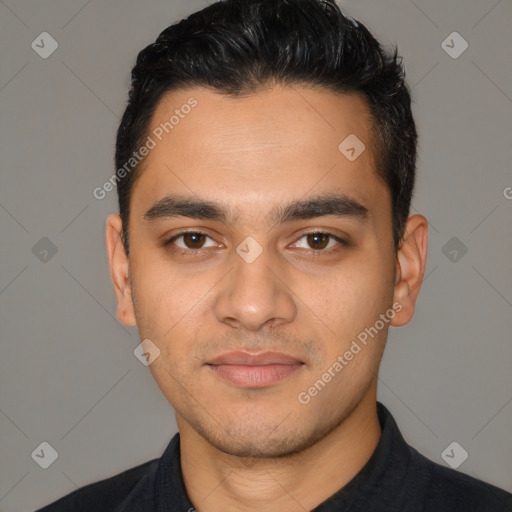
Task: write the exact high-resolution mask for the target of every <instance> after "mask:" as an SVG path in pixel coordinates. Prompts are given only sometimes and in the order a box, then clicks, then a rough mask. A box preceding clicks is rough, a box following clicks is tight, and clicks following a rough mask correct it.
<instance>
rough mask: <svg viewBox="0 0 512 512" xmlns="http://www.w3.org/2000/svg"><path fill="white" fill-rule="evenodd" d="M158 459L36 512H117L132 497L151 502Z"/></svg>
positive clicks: (95, 483)
mask: <svg viewBox="0 0 512 512" xmlns="http://www.w3.org/2000/svg"><path fill="white" fill-rule="evenodd" d="M158 462H159V459H153V460H150V461H148V462H145V463H144V464H141V465H139V466H135V467H133V468H130V469H127V470H126V471H123V472H122V473H119V474H117V475H115V476H112V477H109V478H106V479H104V480H100V481H98V482H94V483H92V484H89V485H86V486H84V487H81V488H80V489H77V490H76V491H73V492H71V493H70V494H67V495H66V496H64V497H62V498H60V499H59V500H57V501H54V502H53V503H51V504H49V505H47V506H45V507H43V508H41V509H38V510H37V511H36V512H64V511H65V512H82V511H83V512H90V511H91V510H94V511H95V512H103V511H105V512H106V511H109V512H113V511H115V510H121V508H120V507H122V506H124V505H125V504H128V502H129V501H130V500H135V501H137V502H142V501H146V502H147V501H148V500H151V499H152V498H153V494H154V485H153V484H154V478H155V475H156V471H157V468H158ZM141 510H142V509H141Z"/></svg>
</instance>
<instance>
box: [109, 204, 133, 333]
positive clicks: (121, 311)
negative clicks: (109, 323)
mask: <svg viewBox="0 0 512 512" xmlns="http://www.w3.org/2000/svg"><path fill="white" fill-rule="evenodd" d="M122 232H123V225H122V221H121V217H120V216H119V215H117V214H115V213H113V214H111V215H109V216H108V218H107V225H106V232H105V242H106V245H107V255H108V263H109V266H110V277H111V279H112V284H113V285H114V292H115V294H116V298H117V319H118V320H119V321H120V322H121V323H123V324H124V325H127V326H130V327H133V326H135V325H137V322H136V320H135V309H134V307H133V300H132V289H131V285H130V279H129V276H130V274H129V272H130V269H129V261H128V256H127V255H126V252H125V250H124V245H123V241H122Z"/></svg>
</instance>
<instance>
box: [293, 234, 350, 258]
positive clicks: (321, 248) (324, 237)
mask: <svg viewBox="0 0 512 512" xmlns="http://www.w3.org/2000/svg"><path fill="white" fill-rule="evenodd" d="M348 245H349V244H348V243H347V242H346V241H345V240H343V239H342V238H340V237H339V236H336V235H333V234H332V233H324V232H321V231H314V232H312V233H305V234H304V235H302V236H301V237H300V238H299V240H298V241H297V242H295V244H294V246H295V247H298V248H300V249H307V250H310V251H311V249H313V251H314V252H315V251H316V252H325V253H327V252H329V251H330V250H331V249H332V250H336V249H340V248H341V247H347V246H348ZM336 246H338V247H336ZM340 246H341V247H340Z"/></svg>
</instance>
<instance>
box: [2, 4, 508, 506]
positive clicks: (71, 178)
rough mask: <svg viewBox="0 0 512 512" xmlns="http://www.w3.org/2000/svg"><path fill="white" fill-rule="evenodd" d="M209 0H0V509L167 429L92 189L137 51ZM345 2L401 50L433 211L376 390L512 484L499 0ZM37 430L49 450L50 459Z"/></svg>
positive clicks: (121, 465) (407, 418)
mask: <svg viewBox="0 0 512 512" xmlns="http://www.w3.org/2000/svg"><path fill="white" fill-rule="evenodd" d="M205 5H206V2H205V1H204V0H152V1H146V2H140V1H136V0H109V1H106V0H102V1H100V0H89V1H87V0H81V1H78V0H73V1H69V0H66V1H64V0H48V1H35V0H31V1H29V0H5V1H0V37H1V43H2V44H1V52H2V55H1V61H0V111H1V120H2V124H1V138H0V140H1V149H2V156H1V166H2V175H1V194H0V228H1V240H2V243H1V249H0V251H1V252H0V258H1V275H0V307H1V336H2V345H1V358H0V364H1V370H0V371H1V373H0V388H1V402H0V434H1V452H0V455H1V460H2V464H1V472H0V510H2V511H4V512H19V511H29V510H33V509H35V508H37V507H40V506H42V505H44V504H46V503H48V502H50V501H52V500H54V499H56V498H58V497H60V496H62V495H64V494H66V493H68V492H70V491H72V490H74V489H75V488H77V487H80V486H83V485H85V484H88V483H90V482H93V481H97V480H100V479H103V478H106V477H109V476H112V475H114V474H117V473H119V472H121V471H122V470H124V469H127V468H129V467H132V466H135V465H137V464H141V463H143V462H145V461H147V460H150V459H153V458H156V457H159V456H160V455H161V453H162V452H163V450H164V448H165V446H166V445H167V443H168V441H169V439H170V437H171V436H172V435H173V434H174V433H175V432H176V424H175V421H174V414H173V411H172V409H171V407H170V406H169V405H168V403H167V401H166V400H165V398H164V397H163V396H162V395H161V393H160V390H159V389H158V387H157V385H156V383H155V382H154V381H153V379H152V377H151V374H150V372H149V369H148V368H147V367H145V366H144V365H142V364H141V363H140V362H139V360H138V359H136V357H135V356H134V354H133V350H134V349H135V347H136V346H137V345H138V344H139V339H138V335H137V331H136V330H135V329H132V328H126V327H124V326H122V325H121V324H119V323H118V322H117V320H116V319H115V310H116V303H115V298H114V293H113V290H112V286H111V282H110V277H109V273H108V265H107V258H106V251H105V245H104V227H105V219H106V216H107V215H108V214H109V213H111V212H113V211H116V208H117V204H116V195H115V191H113V192H111V193H109V194H108V195H107V197H106V198H105V199H103V200H97V199H95V198H94V197H93V194H92V191H93V190H94V188H95V187H98V186H101V185H102V184H103V183H104V182H105V180H106V179H108V178H109V177H110V176H111V175H112V173H113V172H114V164H113V155H114V142H115V134H116V130H117V127H118V124H119V120H120V117H121V115H122V113H123V110H124V107H125V104H126V100H127V92H128V85H129V73H130V71H131V68H132V66H133V64H134V62H135V58H136V56H137V53H138V52H139V51H140V50H141V49H142V48H143V47H145V46H146V45H147V44H149V43H151V42H153V41H154V40H155V38H156V37H157V35H158V34H159V33H160V31H161V30H163V29H164V28H165V27H167V26H168V25H170V24H171V23H173V22H174V21H177V20H178V19H180V18H182V17H183V16H185V15H187V14H189V13H190V12H192V11H195V10H197V9H199V8H202V7H204V6H205ZM340 5H341V6H342V7H343V8H344V10H345V12H346V13H347V14H349V15H351V16H353V17H355V18H356V19H359V20H361V21H362V22H363V23H364V24H365V25H366V26H367V27H368V28H369V29H370V30H371V31H372V32H373V33H374V34H375V35H376V36H377V37H378V38H379V39H380V40H381V42H383V43H384V44H386V45H389V44H392V45H394V44H397V45H398V48H399V53H400V54H401V55H402V56H403V57H404V62H405V67H406V72H407V78H408V82H409V84H410V86H411V89H412V96H413V103H414V105H413V109H414V114H415V118H416V121H417V126H418V131H419V135H420V148H419V161H418V182H417V189H416V194H415V198H414V200H413V210H412V212H411V213H415V212H421V213H423V214H424V215H425V216H426V217H427V218H428V220H429V222H430V240H429V243H430V245H429V261H428V267H427V272H426V278H425V282H424V285H423V289H422V292H421V294H420V298H419V301H418V304H417V312H416V315H415V318H414V320H413V321H412V323H411V324H410V325H408V326H406V327H403V328H399V329H393V328H392V329H391V331H390V335H389V341H388V346H387V349H386V352H385V355H384V360H383V363H382V366H381V371H380V383H379V386H380V387H379V400H380V401H381V402H383V403H384V404H385V405H386V406H387V407H388V408H389V409H390V410H391V412H392V413H393V414H394V416H395V418H396V419H397V421H398V425H399V427H400V429H401V431H402V433H403V435H404V437H405V438H406V440H407V441H408V442H409V443H410V444H412V445H413V446H415V447H416V448H418V449H419V450H420V451H421V452H422V453H424V454H425V455H427V456H428V457H429V458H431V459H432V460H434V461H436V462H438V463H440V464H445V465H446V460H448V459H446V457H445V459H443V457H442V453H443V452H444V451H445V449H446V448H447V447H448V446H449V445H450V444H451V443H452V442H456V443H458V444H457V445H455V448H453V446H452V448H450V449H449V450H448V452H447V453H448V454H450V455H451V459H452V460H454V459H458V460H460V459H461V458H462V455H463V454H464V452H463V451H462V450H465V451H466V452H467V453H468V457H467V459H466V460H465V461H464V462H463V463H462V464H461V465H460V466H459V468H458V470H459V471H462V472H465V473H467V474H469V475H472V476H476V477H478V478H480V479H482V480H485V481H487V482H490V483H492V484H495V485H497V486H500V487H502V488H504V489H507V490H508V491H512V435H511V433H512V403H511V402H512V372H511V362H512V346H511V343H510V341H511V333H512V314H511V313H512V272H511V257H510V254H511V252H512V236H511V234H512V232H511V229H510V226H511V220H512V188H511V187H512V172H511V162H512V144H511V142H512V141H511V132H512V130H511V128H512V126H511V121H510V120H511V119H512V99H511V98H512V76H511V69H512V30H511V28H512V2H511V1H509V0H501V1H497V0H471V1H469V0H450V1H446V0H414V1H413V0H410V1H409V0H386V1H382V0H347V1H344V2H342V3H341V4H340ZM43 32H47V33H48V34H49V35H50V36H51V38H53V40H55V41H56V43H53V41H52V40H51V39H50V38H49V36H47V35H42V36H41V34H42V33H43ZM454 32H457V34H453V33H454ZM41 40H42V42H41ZM443 41H444V43H443ZM33 42H34V44H33ZM465 42H467V45H468V47H467V48H465V46H466V43H465ZM52 44H53V45H55V44H58V48H57V49H56V50H55V51H54V52H53V53H52V54H51V55H49V56H48V55H46V54H45V52H46V53H48V52H50V51H51V49H52ZM464 49H465V50H464ZM463 50H464V51H463ZM40 54H43V56H45V57H46V58H43V57H42V56H41V55H40ZM340 142H341V141H340ZM43 442H46V443H48V444H49V445H50V446H51V447H52V448H53V450H55V451H56V452H57V454H58V457H57V459H56V460H55V461H54V462H53V463H52V464H51V465H50V466H49V467H48V468H47V469H43V468H42V467H40V465H39V463H40V462H41V460H42V458H43V457H42V456H40V457H39V459H38V457H37V453H39V454H41V453H42V452H41V450H43V453H45V457H49V456H50V455H51V453H52V451H51V449H50V448H48V446H47V445H42V447H41V446H40V445H41V443H43ZM451 450H454V451H451ZM445 453H446V452H445ZM33 454H35V455H33Z"/></svg>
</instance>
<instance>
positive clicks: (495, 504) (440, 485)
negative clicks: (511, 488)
mask: <svg viewBox="0 0 512 512" xmlns="http://www.w3.org/2000/svg"><path fill="white" fill-rule="evenodd" d="M412 452H413V459H415V463H416V464H418V466H421V467H422V471H421V472H420V473H421V474H422V475H424V482H423V484H424V507H425V508H424V510H425V511H435V512H444V511H447V512H448V511H449V512H459V511H460V512H482V511H487V510H489V511H491V510H492V511H493V512H510V511H512V494H510V493H508V492H506V491H505V490H503V489H500V488H499V487H495V486H494V485H491V484H488V483H486V482H484V481H482V480H478V479H477V478H473V477H472V476H469V475H466V474H465V473H461V472H460V471H456V470H454V469H451V468H447V467H445V466H442V465H441V464H438V463H436V462H433V461H432V460H430V459H428V458H427V457H425V456H424V455H422V454H421V453H419V452H418V451H417V450H416V449H414V448H412Z"/></svg>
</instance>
